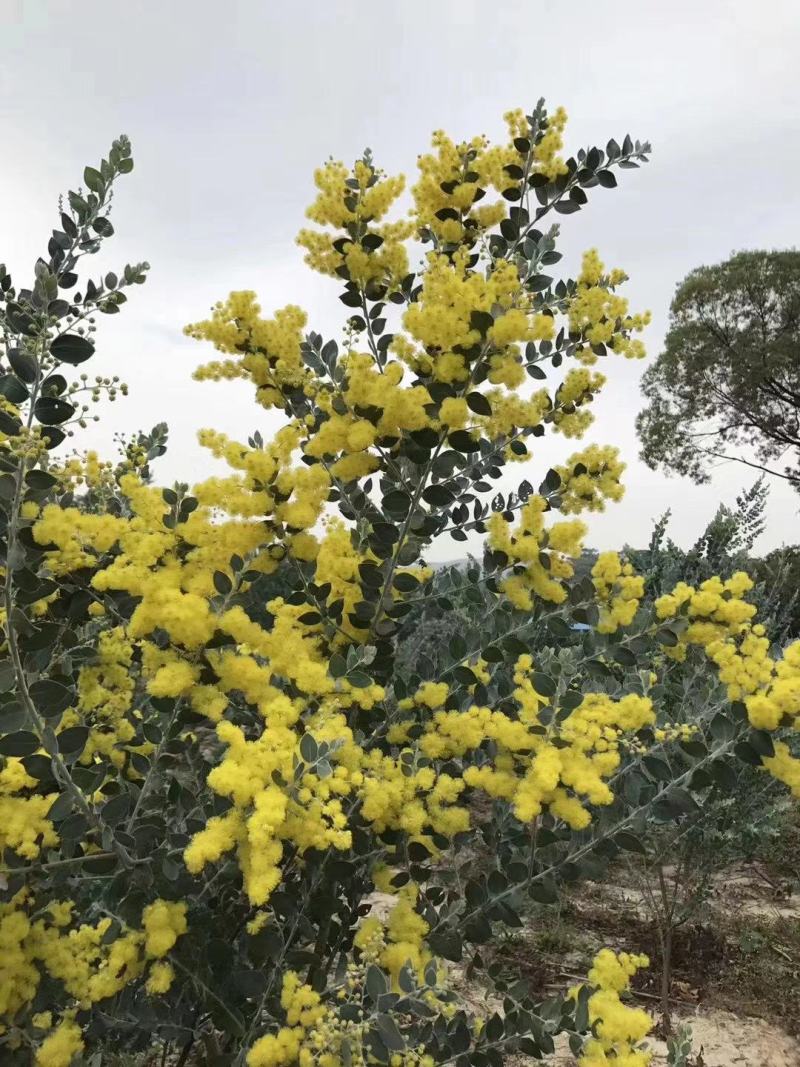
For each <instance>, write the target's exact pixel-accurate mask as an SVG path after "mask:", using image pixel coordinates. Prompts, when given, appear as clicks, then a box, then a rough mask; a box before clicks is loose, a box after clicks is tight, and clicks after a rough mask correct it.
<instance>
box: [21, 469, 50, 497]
mask: <svg viewBox="0 0 800 1067" xmlns="http://www.w3.org/2000/svg"><path fill="white" fill-rule="evenodd" d="M25 481H26V482H27V484H28V485H29V486H30V487H31V489H36V490H37V491H40V492H43V491H44V490H46V489H52V488H53V486H54V485H58V478H56V477H55V475H53V474H50V472H49V471H41V470H32V471H28V473H27V474H26V475H25Z"/></svg>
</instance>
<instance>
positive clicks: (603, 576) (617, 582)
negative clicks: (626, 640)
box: [592, 552, 644, 634]
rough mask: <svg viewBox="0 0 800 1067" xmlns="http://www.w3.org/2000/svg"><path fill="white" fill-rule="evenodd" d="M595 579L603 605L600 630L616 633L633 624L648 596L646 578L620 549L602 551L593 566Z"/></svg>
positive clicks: (597, 591)
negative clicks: (624, 557) (636, 570)
mask: <svg viewBox="0 0 800 1067" xmlns="http://www.w3.org/2000/svg"><path fill="white" fill-rule="evenodd" d="M592 582H593V583H594V588H595V592H596V594H597V601H598V603H599V605H600V622H599V623H598V626H597V629H598V631H599V632H600V633H601V634H613V633H616V632H617V630H619V629H620V628H621V627H625V626H630V624H631V623H632V622H633V620H634V618H635V616H636V612H637V611H638V610H639V601H640V600H641V598H642V596H643V595H644V578H642V577H641V575H638V574H636V573H635V572H634V570H633V567H632V565H631V564H630V563H623V561H622V560H621V559H620V557H619V555H618V554H617V553H616V552H601V553H600V555H599V556H598V557H597V562H596V563H595V565H594V566H593V567H592Z"/></svg>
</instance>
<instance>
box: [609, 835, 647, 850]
mask: <svg viewBox="0 0 800 1067" xmlns="http://www.w3.org/2000/svg"><path fill="white" fill-rule="evenodd" d="M614 844H615V845H617V847H618V848H621V849H622V850H623V852H638V853H639V854H640V855H641V856H646V855H647V849H646V848H645V846H644V845H643V844H642V842H641V841H640V840H639V838H638V837H637V836H636V834H632V833H631V832H630V831H629V830H621V831H620V833H618V834H617V835H616V837H615V838H614Z"/></svg>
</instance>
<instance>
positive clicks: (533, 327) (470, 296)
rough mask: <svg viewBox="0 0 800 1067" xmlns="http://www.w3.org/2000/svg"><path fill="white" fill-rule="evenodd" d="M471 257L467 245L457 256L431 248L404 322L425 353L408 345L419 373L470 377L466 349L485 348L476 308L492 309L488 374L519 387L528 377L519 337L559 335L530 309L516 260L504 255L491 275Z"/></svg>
mask: <svg viewBox="0 0 800 1067" xmlns="http://www.w3.org/2000/svg"><path fill="white" fill-rule="evenodd" d="M468 263H469V256H468V253H467V252H466V250H463V249H461V250H459V251H458V252H456V253H455V255H453V256H452V257H451V256H445V255H442V254H438V253H435V252H431V253H429V255H428V262H427V269H426V271H425V274H424V276H423V281H422V292H421V293H420V296H419V299H418V300H417V301H415V302H414V303H413V304H411V305H410V306H409V307H408V309H407V310H406V312H405V314H404V315H403V325H404V326H405V328H406V330H407V331H408V333H409V334H410V335H411V337H412V338H414V340H415V341H417V342H419V344H421V345H422V346H423V349H424V353H417V354H416V355H415V356H412V355H411V354H410V353H411V351H413V350H408V349H404V350H403V351H404V352H405V356H406V359H407V360H409V361H411V360H413V361H414V369H415V370H417V372H418V373H424V374H430V375H432V376H433V377H434V378H435V379H436V380H437V381H443V382H461V381H466V380H467V378H468V377H469V373H470V369H469V360H468V358H467V356H465V355H464V351H467V350H473V349H475V347H476V346H478V350H479V351H480V347H479V346H481V344H482V336H481V332H480V330H479V329H478V328H477V327H476V325H475V319H474V313H476V312H482V313H483V314H485V315H492V314H493V316H494V323H493V325H492V326H490V327H489V330H488V333H487V336H486V341H485V344H486V345H487V346H490V347H491V351H492V353H493V354H492V356H491V359H490V367H491V369H490V373H489V380H490V381H491V382H492V383H493V384H496V385H497V384H501V383H503V384H505V385H507V386H509V388H514V387H516V386H518V385H519V384H520V383H521V382H522V381H523V380H524V372H523V368H522V366H521V362H522V360H521V356H520V355H519V349H518V347H517V344H518V342H525V341H537V340H550V339H551V338H552V337H553V336H554V335H555V328H554V325H553V319H552V317H551V316H549V315H544V314H540V313H535V314H534V313H532V312H531V311H530V309H529V307H528V304H529V300H530V298H529V297H528V295H527V294H526V293H525V291H524V289H523V287H522V284H521V282H520V278H519V274H518V273H517V268H516V267H515V266H514V265H513V264H512V263H509V262H507V261H506V260H501V261H500V262H498V263H497V264H496V265H495V269H494V270H493V271H492V272H491V273H489V274H488V275H486V276H485V275H484V274H482V273H479V272H475V271H471V270H469V269H468Z"/></svg>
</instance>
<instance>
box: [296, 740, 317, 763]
mask: <svg viewBox="0 0 800 1067" xmlns="http://www.w3.org/2000/svg"><path fill="white" fill-rule="evenodd" d="M300 755H301V756H302V757H303V762H304V763H309V764H310V763H316V760H317V756H318V755H319V746H318V745H317V742H316V741H315V739H314V737H313V735H312V734H308V733H306V734H303V736H302V737H301V738H300Z"/></svg>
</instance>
